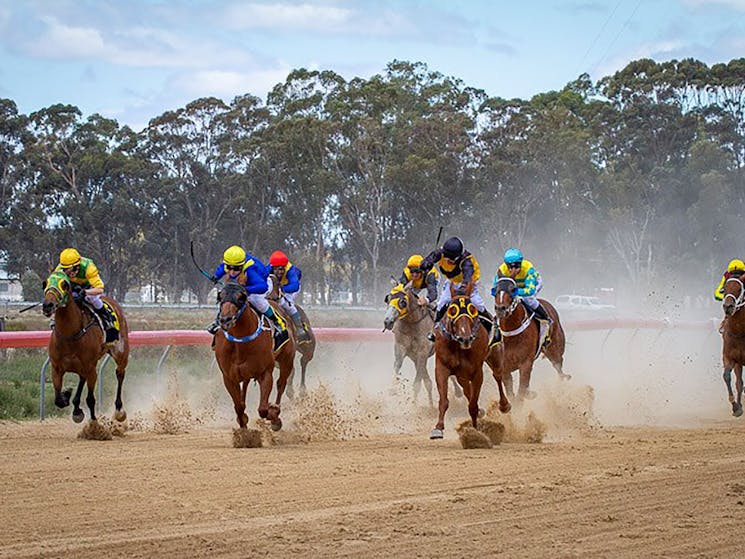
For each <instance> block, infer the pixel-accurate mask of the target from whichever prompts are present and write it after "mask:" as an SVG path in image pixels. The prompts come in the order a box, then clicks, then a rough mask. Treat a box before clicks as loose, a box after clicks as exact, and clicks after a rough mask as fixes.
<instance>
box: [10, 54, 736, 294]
mask: <svg viewBox="0 0 745 559" xmlns="http://www.w3.org/2000/svg"><path fill="white" fill-rule="evenodd" d="M744 165H745V58H741V59H736V60H732V61H730V62H729V63H721V64H714V65H711V66H708V65H706V64H704V63H703V62H700V61H697V60H693V59H686V60H680V61H678V60H672V61H668V62H655V61H653V60H648V59H644V60H637V61H634V62H631V63H630V64H628V65H627V66H626V67H625V68H623V69H622V70H620V71H618V72H616V73H615V74H613V75H611V76H607V77H604V78H602V79H600V80H599V81H597V82H596V83H593V82H592V81H591V80H590V79H589V77H588V76H587V75H582V76H580V77H579V78H578V79H577V80H575V81H573V82H571V83H569V84H567V85H566V86H565V87H564V88H563V89H562V90H560V91H550V92H547V93H541V94H538V95H535V96H534V97H533V98H531V99H529V100H522V99H502V98H498V97H489V96H487V95H486V94H485V92H484V91H482V90H479V89H476V88H473V87H469V86H468V85H467V84H464V83H463V82H462V81H461V80H458V79H456V78H453V77H448V76H444V75H442V74H441V73H439V72H436V71H433V70H430V69H429V68H428V67H427V66H426V65H425V64H423V63H416V62H407V61H398V60H394V61H392V62H391V63H389V64H388V65H387V66H386V68H385V70H384V71H383V72H381V73H380V74H378V75H374V76H372V77H370V78H369V79H362V78H355V79H352V80H349V81H347V80H345V79H343V78H342V77H341V76H339V75H338V74H336V73H335V72H332V71H309V70H306V69H299V70H295V71H293V72H291V73H290V74H289V75H288V77H287V79H286V81H285V82H284V83H281V84H278V85H277V86H275V88H274V89H273V90H272V91H271V92H270V93H269V94H268V96H267V99H266V101H263V100H261V99H259V98H257V97H255V96H252V95H242V96H238V97H236V98H235V99H233V100H232V101H231V102H230V103H226V102H224V101H222V100H220V99H217V98H211V97H210V98H201V99H197V100H194V101H192V102H190V103H189V104H187V105H186V106H184V107H182V108H178V109H176V110H173V111H168V112H165V113H164V114H162V115H160V116H157V117H155V118H153V119H152V120H151V121H150V122H149V124H148V126H147V127H146V128H145V129H143V130H142V131H140V132H136V131H134V130H132V129H131V128H129V127H128V126H122V125H120V124H119V123H118V122H116V121H115V120H112V119H108V118H104V117H102V116H101V115H98V114H94V115H91V116H87V117H86V116H84V115H83V114H82V113H81V111H80V110H79V109H78V108H77V107H75V106H71V105H62V104H57V105H52V106H50V107H46V108H43V109H41V110H39V111H36V112H33V113H31V114H28V115H25V114H21V113H19V112H18V109H17V106H16V104H15V103H14V102H13V101H12V100H10V99H0V257H2V258H4V259H5V260H6V262H7V268H8V271H9V272H10V273H12V274H16V275H18V276H22V275H23V274H29V273H33V274H35V275H36V276H39V277H45V276H46V274H47V273H48V272H49V269H50V266H52V265H54V264H55V263H56V260H57V257H58V254H59V251H60V250H61V249H62V248H64V247H65V246H76V247H78V248H79V249H80V251H81V252H82V253H83V254H84V255H89V256H91V257H92V258H93V259H94V260H95V261H96V262H97V263H98V264H99V266H100V268H101V269H102V274H103V276H104V279H105V281H106V283H107V289H108V290H109V291H111V292H112V293H113V294H114V295H115V296H117V297H123V296H124V294H125V293H126V292H127V291H128V290H131V289H133V288H136V287H138V286H141V285H145V284H148V285H153V286H156V287H157V289H159V290H160V291H161V293H163V294H164V295H167V296H168V297H169V299H170V300H177V299H178V298H179V297H180V296H181V295H182V294H183V293H185V292H192V293H194V294H195V295H196V296H197V297H198V299H199V300H200V301H202V302H204V301H205V300H206V297H207V294H208V292H209V290H210V287H211V286H210V284H209V282H206V281H205V280H204V278H203V277H202V276H201V275H200V274H199V273H197V272H196V270H195V269H194V267H193V265H192V263H191V259H190V256H189V247H190V243H191V242H192V241H193V242H194V246H195V253H196V256H197V259H198V260H199V261H200V262H201V263H203V264H208V263H209V264H210V265H212V264H214V263H216V262H217V261H219V258H220V256H221V254H222V251H223V249H224V248H226V247H227V246H229V245H231V244H241V245H243V246H244V247H245V248H246V249H247V250H249V251H250V252H252V253H254V254H256V255H257V256H260V257H262V258H264V259H265V260H266V259H267V258H268V255H269V254H270V253H271V252H272V251H273V250H275V249H278V248H279V249H283V250H285V251H286V252H287V253H288V255H289V256H290V259H291V260H292V261H293V262H295V263H296V264H298V265H299V266H300V267H301V268H302V270H303V278H304V286H305V287H304V290H305V291H306V297H307V296H308V295H311V296H312V297H313V298H314V299H315V301H316V302H328V300H327V298H328V296H329V294H331V293H333V292H334V291H340V290H348V291H351V293H352V294H353V296H354V298H355V299H354V302H359V303H365V302H370V301H379V300H380V297H382V292H383V291H385V290H386V289H387V282H386V278H388V277H389V275H390V274H393V275H396V276H398V275H399V273H400V268H401V267H402V266H403V264H404V263H405V260H406V257H407V256H408V255H409V254H410V253H411V252H413V251H417V252H426V251H427V250H429V249H430V248H434V242H435V237H436V232H437V231H438V229H439V228H440V227H441V226H442V227H444V229H445V231H446V232H447V234H448V235H450V234H453V235H459V236H461V237H462V238H463V239H464V241H465V242H466V246H467V248H469V250H471V251H472V252H474V253H476V254H477V256H480V257H482V258H483V260H484V264H485V266H484V267H485V268H487V270H484V275H486V276H488V275H490V272H491V271H490V270H488V268H489V266H493V265H495V264H496V263H497V261H498V258H499V256H500V255H501V253H502V252H503V251H504V249H505V248H507V247H508V246H519V247H521V248H522V249H523V251H524V252H525V253H526V254H527V255H528V256H529V257H530V258H531V260H533V261H535V262H536V264H539V265H540V266H539V267H540V268H541V270H542V271H543V273H544V276H545V275H547V274H549V273H550V274H553V275H554V276H555V277H562V278H565V279H566V281H568V282H569V283H570V284H571V287H572V288H576V289H588V288H589V287H591V286H593V285H601V284H603V285H616V286H618V285H620V284H624V285H627V286H635V287H636V288H638V287H639V286H642V287H646V286H648V285H650V284H652V283H653V282H654V281H656V280H657V279H658V278H660V277H662V276H664V275H665V274H670V273H672V274H675V275H684V274H693V275H698V276H701V277H711V276H712V275H716V274H717V273H718V272H719V271H721V270H720V268H721V266H722V265H723V264H724V263H726V260H727V259H729V258H732V257H743V254H742V253H741V252H738V251H741V250H742V243H741V242H740V241H739V238H740V235H739V225H740V224H741V223H742V217H743V208H745V205H744V204H743V202H744V200H743V197H745V181H744V178H745V174H744V173H745V171H744V170H743V167H744Z"/></svg>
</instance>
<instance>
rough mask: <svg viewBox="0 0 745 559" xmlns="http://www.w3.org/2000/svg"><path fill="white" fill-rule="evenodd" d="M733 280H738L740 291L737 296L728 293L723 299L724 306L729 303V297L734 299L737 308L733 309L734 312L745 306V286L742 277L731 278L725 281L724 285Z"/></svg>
mask: <svg viewBox="0 0 745 559" xmlns="http://www.w3.org/2000/svg"><path fill="white" fill-rule="evenodd" d="M731 281H736V282H737V284H738V285H739V286H740V293H739V294H738V295H737V296H735V295H733V294H732V293H727V294H726V295H725V296H724V297H723V299H722V305H723V306H724V305H725V304H726V303H727V300H728V299H733V300H734V305H735V310H734V311H732V312H733V313H734V312H735V311H737V310H739V309H741V308H742V307H745V286H744V285H743V283H742V280H740V278H729V279H727V281H726V282H724V285H727V284H728V283H729V282H731Z"/></svg>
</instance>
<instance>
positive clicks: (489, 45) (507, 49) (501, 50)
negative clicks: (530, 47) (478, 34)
mask: <svg viewBox="0 0 745 559" xmlns="http://www.w3.org/2000/svg"><path fill="white" fill-rule="evenodd" d="M484 47H485V48H486V49H488V50H490V51H492V52H496V53H498V54H503V55H504V56H515V55H516V54H517V49H516V48H515V47H513V46H512V45H510V44H509V43H502V42H489V41H487V42H485V43H484Z"/></svg>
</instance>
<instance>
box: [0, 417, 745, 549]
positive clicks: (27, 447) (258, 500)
mask: <svg viewBox="0 0 745 559" xmlns="http://www.w3.org/2000/svg"><path fill="white" fill-rule="evenodd" d="M78 430H79V427H78V426H75V425H73V424H72V423H71V422H68V421H62V420H55V421H53V422H45V423H43V424H40V423H35V422H29V423H20V424H13V423H3V424H0V494H2V501H3V505H2V509H1V511H0V526H2V534H3V536H2V539H1V540H0V557H79V558H84V557H96V558H99V557H159V556H166V555H169V556H172V557H215V556H221V557H223V556H224V557H263V556H268V555H270V554H271V555H273V556H275V557H287V556H324V557H350V556H353V557H356V556H367V557H384V556H385V557H389V556H399V557H435V556H444V557H478V556H485V557H489V556H503V557H527V556H534V557H545V556H553V557H741V556H742V555H741V553H742V549H743V541H742V532H741V530H742V527H743V525H744V523H745V504H744V503H745V480H743V473H745V445H743V443H742V438H743V434H744V433H743V427H742V425H741V424H736V425H735V424H731V423H729V422H728V423H723V424H717V425H711V426H709V427H705V428H703V427H702V428H697V429H672V428H649V427H636V428H614V429H603V430H601V431H597V432H594V433H592V434H587V435H585V436H579V437H573V438H572V440H567V441H565V442H554V443H551V442H543V443H539V444H529V443H503V444H502V445H500V446H497V447H495V448H493V449H489V450H464V449H462V448H461V445H460V443H459V442H458V439H457V437H455V436H454V435H453V434H452V433H450V436H449V438H446V439H445V440H443V441H429V440H427V438H426V433H424V434H418V435H376V436H373V437H370V438H367V439H355V440H348V441H328V442H309V443H302V442H295V443H293V444H280V445H276V446H271V447H267V448H256V449H234V448H232V446H231V442H230V429H229V428H225V429H218V428H205V427H203V428H198V429H195V430H193V431H192V432H190V433H186V434H176V435H165V434H156V433H153V432H147V431H144V432H130V433H127V434H126V436H124V437H120V438H119V437H115V438H114V439H113V440H112V441H105V442H99V441H86V440H79V439H77V438H76V434H77V432H78Z"/></svg>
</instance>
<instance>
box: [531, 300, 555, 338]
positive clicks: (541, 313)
mask: <svg viewBox="0 0 745 559" xmlns="http://www.w3.org/2000/svg"><path fill="white" fill-rule="evenodd" d="M533 313H535V318H537V319H538V320H539V321H543V322H546V323H547V326H548V328H547V329H546V339H545V340H544V341H543V347H546V346H548V344H550V343H551V325H552V324H553V323H554V321H553V319H552V318H551V317H550V316H548V313H547V312H546V309H544V308H543V305H541V304H540V303H538V306H537V307H536V308H534V309H533Z"/></svg>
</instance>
